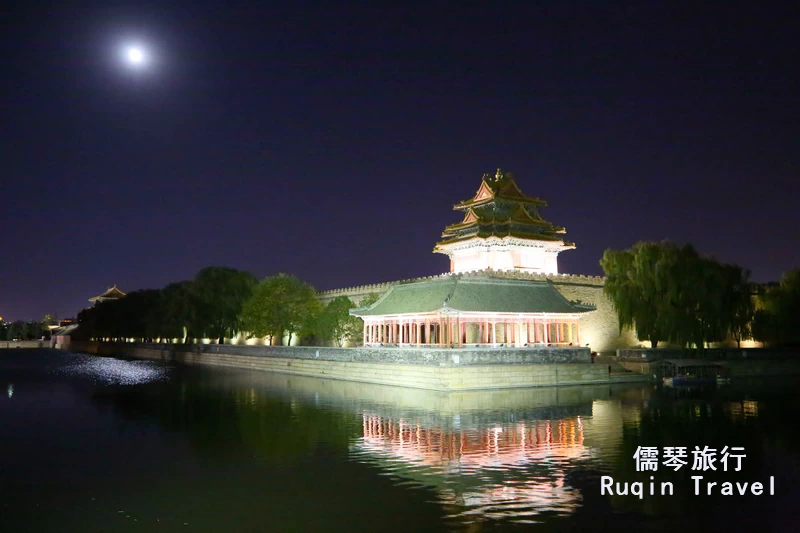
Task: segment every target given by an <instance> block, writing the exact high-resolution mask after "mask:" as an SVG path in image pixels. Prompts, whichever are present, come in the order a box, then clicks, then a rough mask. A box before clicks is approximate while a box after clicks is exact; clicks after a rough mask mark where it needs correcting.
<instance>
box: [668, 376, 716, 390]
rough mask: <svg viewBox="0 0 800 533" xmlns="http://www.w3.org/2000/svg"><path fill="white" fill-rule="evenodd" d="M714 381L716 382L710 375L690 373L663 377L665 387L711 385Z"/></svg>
mask: <svg viewBox="0 0 800 533" xmlns="http://www.w3.org/2000/svg"><path fill="white" fill-rule="evenodd" d="M714 383H716V380H715V379H714V378H712V377H701V376H693V375H690V374H687V375H683V376H669V377H665V378H664V385H666V386H667V387H677V386H679V385H711V384H714Z"/></svg>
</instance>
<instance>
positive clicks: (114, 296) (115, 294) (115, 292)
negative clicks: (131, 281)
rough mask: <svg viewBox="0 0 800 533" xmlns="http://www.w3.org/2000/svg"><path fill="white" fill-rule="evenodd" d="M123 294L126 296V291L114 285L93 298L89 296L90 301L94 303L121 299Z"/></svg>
mask: <svg viewBox="0 0 800 533" xmlns="http://www.w3.org/2000/svg"><path fill="white" fill-rule="evenodd" d="M123 296H125V293H124V292H122V291H121V290H119V289H118V288H117V286H116V285H114V286H113V287H111V288H109V289H108V290H107V291H106V292H104V293H103V294H101V295H99V296H95V297H93V298H89V301H90V302H92V303H98V302H104V301H106V300H119V299H120V298H122V297H123Z"/></svg>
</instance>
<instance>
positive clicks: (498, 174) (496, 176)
mask: <svg viewBox="0 0 800 533" xmlns="http://www.w3.org/2000/svg"><path fill="white" fill-rule="evenodd" d="M501 179H503V171H502V170H501V169H499V168H498V169H497V174H495V175H494V180H495V181H500V180H501Z"/></svg>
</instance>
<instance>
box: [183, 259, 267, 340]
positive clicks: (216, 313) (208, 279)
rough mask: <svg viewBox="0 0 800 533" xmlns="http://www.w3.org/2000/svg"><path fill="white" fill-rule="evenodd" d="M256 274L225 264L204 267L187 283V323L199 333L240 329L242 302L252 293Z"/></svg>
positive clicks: (209, 334) (217, 334)
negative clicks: (188, 303)
mask: <svg viewBox="0 0 800 533" xmlns="http://www.w3.org/2000/svg"><path fill="white" fill-rule="evenodd" d="M255 285H256V278H255V276H253V275H252V274H250V273H249V272H244V271H241V270H236V269H235V268H227V267H208V268H204V269H203V270H201V271H200V272H198V273H197V275H196V276H195V278H194V280H193V282H192V284H191V285H190V291H189V300H190V303H191V306H190V309H191V314H190V324H191V328H192V330H193V331H194V333H195V334H196V335H197V336H198V337H209V338H217V339H220V340H222V339H223V338H224V337H233V336H234V335H236V334H237V333H238V332H239V331H240V329H241V327H240V326H241V324H240V320H239V317H240V315H241V313H242V306H243V305H244V303H245V302H246V301H247V300H248V298H250V296H251V295H252V294H253V288H254V287H255Z"/></svg>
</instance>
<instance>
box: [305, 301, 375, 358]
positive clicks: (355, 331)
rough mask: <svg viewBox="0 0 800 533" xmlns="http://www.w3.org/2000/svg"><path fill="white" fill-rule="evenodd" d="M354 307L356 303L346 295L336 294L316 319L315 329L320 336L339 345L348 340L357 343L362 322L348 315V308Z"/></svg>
mask: <svg viewBox="0 0 800 533" xmlns="http://www.w3.org/2000/svg"><path fill="white" fill-rule="evenodd" d="M354 307H356V305H355V304H354V303H353V301H352V300H351V299H350V298H348V297H347V296H337V297H336V298H334V299H333V300H331V301H330V302H328V305H326V306H325V308H324V309H323V310H322V312H321V313H320V314H319V317H318V319H317V323H318V326H317V331H318V332H319V335H320V337H321V338H322V339H324V340H332V341H333V343H334V344H335V345H336V346H339V347H341V346H344V345H345V343H346V342H348V341H351V342H354V343H356V344H358V342H359V341H360V340H361V333H362V331H363V327H364V322H363V321H362V320H361V319H360V318H358V317H355V316H351V315H350V310H351V309H353V308H354Z"/></svg>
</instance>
